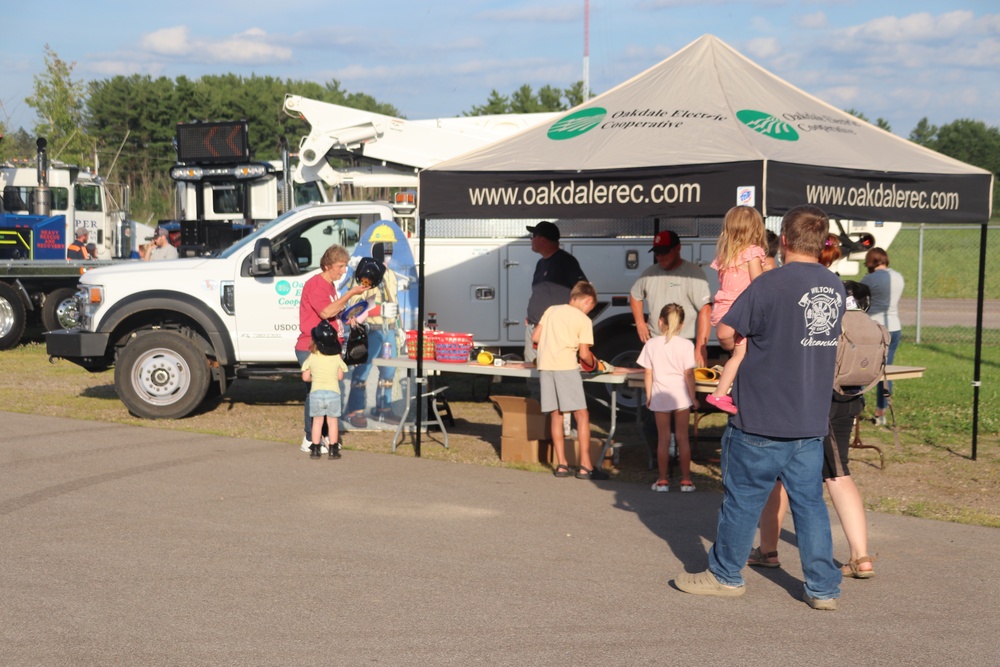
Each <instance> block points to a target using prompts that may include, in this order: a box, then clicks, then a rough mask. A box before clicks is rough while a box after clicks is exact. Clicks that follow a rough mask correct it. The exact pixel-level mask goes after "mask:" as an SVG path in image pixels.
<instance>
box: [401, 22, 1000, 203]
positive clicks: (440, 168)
mask: <svg viewBox="0 0 1000 667" xmlns="http://www.w3.org/2000/svg"><path fill="white" fill-rule="evenodd" d="M420 180H421V200H422V203H421V209H422V214H423V215H425V216H427V217H537V216H549V215H564V216H572V215H575V216H576V217H581V216H580V213H581V212H583V210H584V207H585V208H587V209H591V210H593V213H594V214H601V213H603V214H609V213H611V214H614V213H612V210H614V211H616V212H617V214H620V215H621V216H628V215H663V216H669V215H692V214H693V215H720V214H723V213H725V211H726V210H728V208H729V207H730V206H733V205H735V204H737V203H749V204H751V205H754V206H757V207H758V208H760V209H761V210H762V211H764V212H765V213H767V214H780V213H782V212H783V211H784V210H787V209H788V208H791V207H792V206H794V205H797V204H802V203H807V202H808V203H814V204H816V205H819V206H821V207H824V208H826V209H827V211H828V212H829V213H831V214H833V215H842V216H844V217H857V218H865V219H886V220H907V219H916V220H927V221H938V220H940V221H982V220H985V219H988V217H989V207H990V200H991V197H990V190H991V187H992V174H991V173H990V172H988V171H985V170H983V169H979V168H977V167H973V166H970V165H967V164H965V163H963V162H960V161H958V160H955V159H952V158H950V157H947V156H945V155H941V154H939V153H936V152H934V151H931V150H929V149H927V148H924V147H922V146H919V145H917V144H914V143H911V142H909V141H907V140H905V139H902V138H900V137H897V136H896V135H894V134H892V133H890V132H886V131H884V130H882V129H880V128H878V127H875V126H873V125H871V124H869V123H866V122H864V121H862V120H859V119H857V118H855V117H854V116H852V115H851V114H848V113H846V112H844V111H841V110H839V109H836V108H835V107H832V106H830V105H829V104H826V103H825V102H823V101H821V100H819V99H817V98H815V97H813V96H812V95H809V94H808V93H805V92H803V91H801V90H799V89H797V88H795V87H794V86H792V85H790V84H788V83H787V82H785V81H783V80H781V79H779V78H778V77H776V76H774V75H773V74H771V73H769V72H767V71H766V70H764V69H763V68H761V67H759V66H758V65H756V64H755V63H753V62H751V61H750V60H748V59H747V58H745V57H744V56H742V55H741V54H739V53H738V52H736V51H735V50H734V49H732V48H731V47H729V46H728V45H727V44H725V43H724V42H722V41H721V40H719V39H718V38H716V37H714V36H712V35H705V36H703V37H701V38H699V39H698V40H696V41H694V42H692V43H691V44H689V45H688V46H686V47H685V48H683V49H681V50H680V51H678V52H677V53H675V54H674V55H673V56H671V57H669V58H667V59H666V60H664V61H663V62H661V63H659V64H658V65H655V66H654V67H652V68H650V69H648V70H646V71H645V72H643V73H641V74H639V75H637V76H635V77H633V78H632V79H630V80H628V81H626V82H624V83H622V84H620V85H618V86H616V87H615V88H613V89H611V90H609V91H607V92H606V93H604V94H602V95H599V96H598V97H595V98H593V99H592V100H589V101H587V102H586V103H584V104H583V105H581V106H579V107H576V108H575V109H572V110H571V111H569V112H567V114H566V115H564V116H562V117H561V118H560V119H558V120H556V121H554V122H546V123H543V124H541V125H538V126H535V127H533V128H529V129H527V130H525V131H523V132H521V133H519V134H516V135H514V136H512V137H509V138H507V139H504V140H502V141H498V142H496V143H494V144H490V145H488V146H485V147H483V148H481V149H477V150H475V151H472V152H469V153H466V154H465V155H462V156H459V157H456V158H453V159H451V160H448V161H446V162H442V163H440V164H437V165H435V166H433V167H430V168H428V169H427V170H425V171H424V172H422V174H421V176H420ZM657 184H659V187H658V188H657V189H656V191H655V192H654V190H653V188H654V187H657ZM602 185H603V186H606V189H605V190H600V189H599V188H600V186H602ZM545 186H547V189H545V190H543V187H545ZM491 187H493V188H506V190H505V191H506V192H507V193H508V196H507V197H506V199H505V198H504V197H503V196H497V195H495V194H494V195H493V198H494V199H497V201H498V203H497V204H496V205H489V206H487V205H484V204H482V203H480V204H476V203H475V196H473V193H472V191H471V190H470V188H480V190H479V192H480V193H483V192H485V191H484V190H482V188H491ZM693 187H697V191H695V190H692V189H691V188H693ZM841 187H843V188H853V189H852V190H843V191H841V190H837V189H828V188H841ZM510 188H518V191H517V195H518V196H519V197H521V196H523V195H525V194H528V195H529V197H528V201H527V202H524V201H522V202H521V203H520V204H516V205H515V204H514V202H513V197H512V196H510V193H513V192H514V191H513V190H510ZM524 188H528V190H525V189H524ZM567 188H568V189H567ZM595 188H598V189H597V190H595ZM685 188H688V192H687V194H686V195H685ZM810 192H811V193H812V194H810ZM824 193H825V197H826V199H825V201H820V199H821V197H819V195H820V194H824ZM487 194H488V193H487ZM567 197H569V198H570V199H571V200H572V201H576V202H579V203H577V204H567V201H566V200H567ZM487 198H489V197H487ZM695 199H697V201H695ZM539 200H541V201H539ZM605 200H608V201H605ZM848 200H849V201H848ZM595 207H596V209H599V210H594V209H595ZM460 208H464V209H466V210H465V212H464V214H462V215H456V213H457V212H458V211H457V209H460ZM470 208H471V209H472V210H471V211H470V210H468V209H470ZM571 209H576V210H571ZM720 211H721V213H720ZM845 214H847V215H845Z"/></svg>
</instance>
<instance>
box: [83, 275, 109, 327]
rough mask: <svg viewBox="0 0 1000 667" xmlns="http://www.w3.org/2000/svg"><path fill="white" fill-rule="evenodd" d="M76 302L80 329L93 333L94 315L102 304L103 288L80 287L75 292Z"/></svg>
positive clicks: (92, 286)
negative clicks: (78, 309)
mask: <svg viewBox="0 0 1000 667" xmlns="http://www.w3.org/2000/svg"><path fill="white" fill-rule="evenodd" d="M76 302H77V305H79V308H80V328H81V329H84V330H86V331H93V323H94V315H95V314H96V313H97V310H98V309H99V308H100V307H101V305H103V304H104V287H103V286H102V285H80V287H79V288H78V289H77V291H76Z"/></svg>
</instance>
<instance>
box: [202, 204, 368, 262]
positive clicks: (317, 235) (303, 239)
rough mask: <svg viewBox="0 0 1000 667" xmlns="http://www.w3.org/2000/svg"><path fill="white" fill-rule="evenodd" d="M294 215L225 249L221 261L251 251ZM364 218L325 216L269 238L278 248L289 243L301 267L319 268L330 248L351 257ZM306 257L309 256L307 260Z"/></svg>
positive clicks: (359, 235)
mask: <svg viewBox="0 0 1000 667" xmlns="http://www.w3.org/2000/svg"><path fill="white" fill-rule="evenodd" d="M293 212H294V211H289V212H288V213H285V214H284V215H282V216H280V217H278V218H275V219H274V220H272V221H271V222H269V223H267V224H266V225H264V226H263V227H261V228H260V229H258V230H256V231H255V232H253V233H252V234H250V235H249V236H245V237H243V238H242V239H241V240H240V241H237V242H236V243H235V244H234V245H232V246H230V247H228V248H226V249H225V250H223V251H222V253H220V254H219V257H230V256H231V255H233V254H234V253H237V252H240V251H241V250H243V249H246V248H252V247H253V244H254V243H256V241H257V239H258V238H260V237H261V236H263V235H265V233H266V232H267V231H268V230H270V229H273V228H274V227H275V225H279V224H280V223H281V221H282V220H284V219H285V218H287V217H288V216H289V215H290V214H291V213H293ZM361 218H362V216H361V215H322V216H315V217H310V218H307V219H305V220H303V221H302V222H300V223H299V224H297V225H295V227H293V228H291V229H288V230H285V231H284V232H283V233H281V234H280V235H275V234H269V235H268V236H270V237H271V241H272V242H273V243H274V244H275V247H276V248H277V247H279V246H280V245H282V244H285V243H289V244H291V247H293V248H295V251H296V252H297V253H299V255H301V256H302V257H300V260H302V267H303V268H305V267H308V268H309V269H313V268H318V267H319V259H320V257H322V255H323V252H324V251H325V250H326V249H327V248H329V247H330V246H332V245H334V244H336V245H342V246H344V248H345V249H346V250H347V252H348V253H350V252H353V251H354V248H355V247H356V246H357V245H358V241H359V240H360V238H361V226H362V219H361ZM305 255H308V256H307V257H306V256H305Z"/></svg>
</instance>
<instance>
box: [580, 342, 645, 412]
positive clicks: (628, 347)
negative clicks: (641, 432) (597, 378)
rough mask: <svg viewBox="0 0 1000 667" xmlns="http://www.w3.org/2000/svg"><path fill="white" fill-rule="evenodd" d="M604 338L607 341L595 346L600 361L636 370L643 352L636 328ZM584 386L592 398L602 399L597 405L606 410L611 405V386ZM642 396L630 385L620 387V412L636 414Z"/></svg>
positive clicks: (585, 384)
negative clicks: (605, 406) (605, 407)
mask: <svg viewBox="0 0 1000 667" xmlns="http://www.w3.org/2000/svg"><path fill="white" fill-rule="evenodd" d="M603 338H606V339H605V340H602V341H601V342H600V344H595V345H594V354H595V355H597V358H598V359H601V360H602V361H606V362H608V363H609V364H611V365H612V366H614V367H616V368H617V367H619V366H621V367H629V368H635V367H636V366H638V365H639V364H638V363H636V362H637V360H638V359H639V354H640V353H641V352H642V341H640V340H639V336H638V335H637V334H636V332H635V329H634V328H632V327H629V328H628V329H623V330H622V331H620V332H618V333H614V334H612V335H609V336H606V337H603ZM583 386H584V387H585V388H586V389H587V392H588V393H589V394H590V395H591V396H593V397H594V398H597V399H600V401H601V403H598V404H597V405H600V406H601V407H602V408H604V405H605V404H607V405H609V404H610V403H611V385H606V384H599V383H591V382H586V383H584V385H583ZM640 394H641V392H640V391H639V390H637V389H632V388H630V387H629V386H628V385H624V384H623V385H619V387H618V397H617V404H618V411H619V412H622V413H626V414H635V409H636V407H638V401H639V396H640Z"/></svg>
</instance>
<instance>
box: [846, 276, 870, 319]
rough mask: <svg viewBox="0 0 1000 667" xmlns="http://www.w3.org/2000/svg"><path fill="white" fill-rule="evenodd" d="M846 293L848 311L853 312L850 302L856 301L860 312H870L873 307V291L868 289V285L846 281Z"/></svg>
mask: <svg viewBox="0 0 1000 667" xmlns="http://www.w3.org/2000/svg"><path fill="white" fill-rule="evenodd" d="M844 291H845V292H847V300H848V310H851V307H850V301H851V299H854V304H855V305H856V306H857V309H858V310H863V311H864V312H866V313H867V312H868V308H869V307H870V306H871V305H872V291H871V290H870V289H868V285H865V284H864V283H859V282H857V281H854V280H845V281H844Z"/></svg>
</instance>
